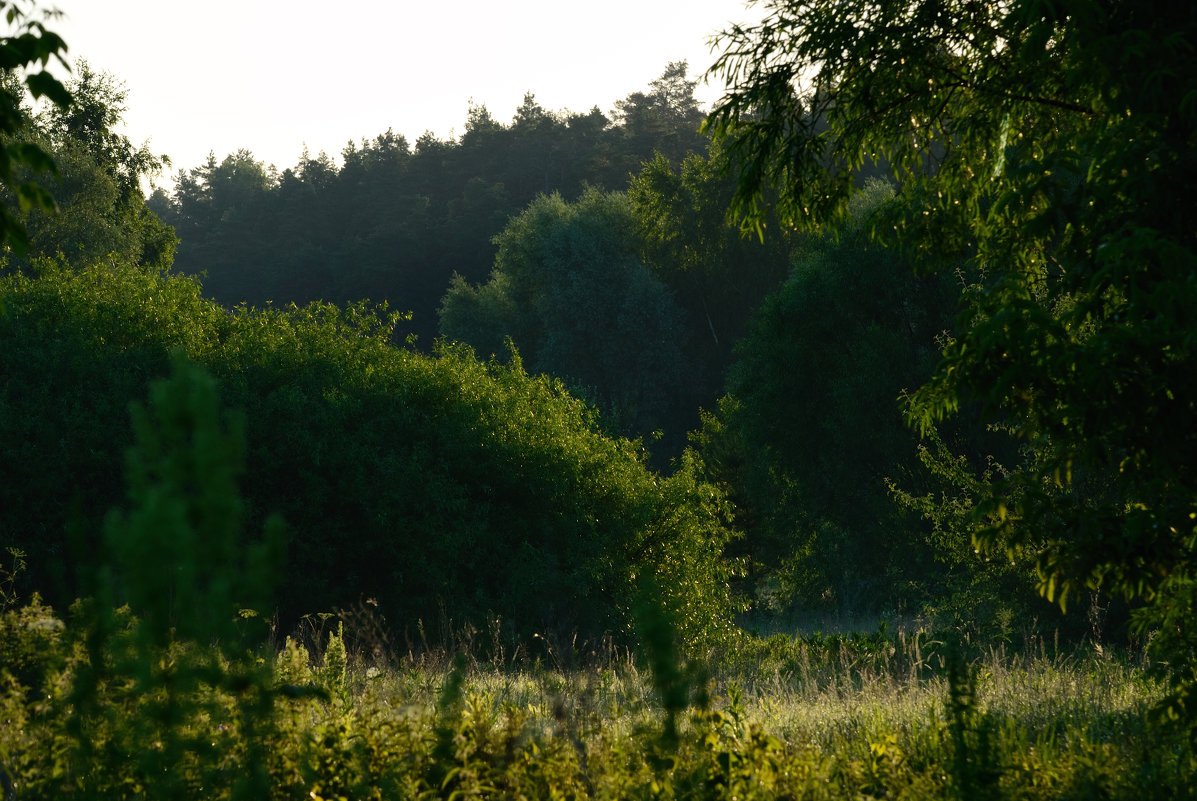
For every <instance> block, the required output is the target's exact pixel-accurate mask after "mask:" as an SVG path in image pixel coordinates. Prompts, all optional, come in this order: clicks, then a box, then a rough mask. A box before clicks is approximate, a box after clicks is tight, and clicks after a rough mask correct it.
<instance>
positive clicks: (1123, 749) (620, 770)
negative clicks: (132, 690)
mask: <svg viewBox="0 0 1197 801" xmlns="http://www.w3.org/2000/svg"><path fill="white" fill-rule="evenodd" d="M17 634H18V636H22V635H21V634H20V632H17ZM77 637H78V632H77V631H75V630H74V629H73V624H69V625H68V626H67V627H66V628H65V629H64V630H63V631H62V632H61V638H60V640H59V644H58V645H56V646H55V647H54V648H53V649H52V650H55V651H57V652H59V653H60V654H64V653H69V652H70V645H71V643H72V642H73V641H75V638H77ZM863 639H865V640H870V641H872V640H873V639H874V638H868V637H866V638H863ZM741 645H743V646H745V647H747V648H748V649H750V650H751V649H752V647H753V644H752V643H751V642H748V641H745V642H742V643H741ZM789 646H790V647H793V648H795V650H798V649H800V648H801V647H802V644H801V643H798V642H795V641H790V642H789ZM808 656H809V654H808ZM75 658H76V659H77V657H75ZM281 658H284V657H280V659H281ZM467 661H468V660H467V659H466V658H464V657H463V656H461V655H459V658H458V659H456V660H454V663H453V665H452V666H450V665H449V664H448V663H445V664H443V665H442V666H441V667H439V668H428V667H427V666H421V665H420V663H418V662H407V663H404V664H402V665H399V666H398V667H397V669H393V670H388V671H384V672H382V673H375V674H374V677H373V678H368V677H367V676H366V675H365V674H363V673H362V671H361V665H360V664H357V663H355V662H354V661H353V659H352V657H351V658H350V663H349V671H348V674H347V675H348V678H347V689H348V693H347V695H346V696H345V697H343V698H330V697H328V696H320V695H318V694H298V693H296V694H293V695H290V696H287V695H286V694H280V695H279V696H278V697H276V698H275V700H274V702H273V703H272V704H271V705H270V706H268V707H263V708H262V709H261V710H259V713H258V715H257V716H256V717H255V719H254V720H253V725H252V726H250V725H247V720H246V719H245V718H241V717H238V716H236V715H230V714H228V710H229V709H230V708H231V707H230V705H231V704H232V702H233V698H234V696H233V695H232V693H231V691H230V690H229V689H228V688H209V689H202V690H200V691H199V692H198V693H195V694H192V695H190V696H186V697H187V699H188V701H189V703H188V704H186V705H185V706H184V710H185V712H186V714H184V715H182V716H180V717H179V718H178V719H177V722H176V732H177V733H178V734H186V735H188V736H190V735H192V734H194V735H195V736H194V740H193V742H194V743H195V745H196V747H195V748H194V750H191V751H186V752H184V754H183V757H182V758H181V759H180V760H179V761H178V762H176V763H174V764H172V765H170V766H169V769H168V770H166V771H163V772H161V773H151V774H146V773H145V772H144V771H142V770H141V768H140V765H139V761H140V758H141V755H142V753H143V752H144V751H147V750H148V751H151V752H152V751H154V750H155V749H156V748H157V746H158V744H157V742H155V741H153V740H140V741H139V740H135V739H134V737H135V736H137V735H140V736H142V737H145V736H146V735H147V734H148V733H149V731H148V724H147V721H146V719H145V718H143V717H138V714H137V713H138V712H140V711H142V710H141V709H140V708H139V707H138V706H136V704H135V703H133V702H132V701H131V699H130V698H129V697H128V695H127V693H126V691H125V690H124V688H122V686H121V685H120V683H118V682H112V683H109V684H105V685H103V686H102V687H101V688H100V690H99V693H98V695H97V697H96V705H95V707H94V708H95V709H96V710H97V711H109V712H119V713H121V714H119V715H117V714H114V715H112V716H111V717H109V718H107V719H104V718H101V717H99V716H92V717H91V718H89V719H88V721H87V723H86V725H87V727H88V730H89V731H90V732H91V733H92V734H93V735H94V736H96V737H97V738H100V740H99V741H98V742H97V748H96V749H95V750H94V751H93V752H92V754H91V755H90V756H89V758H88V759H87V760H86V761H82V760H77V761H74V762H67V761H65V760H64V752H63V750H62V748H61V746H62V744H63V743H64V742H66V741H68V740H69V739H70V736H71V735H69V731H70V727H71V725H72V720H73V717H72V714H71V710H69V709H68V708H67V707H66V706H64V705H63V704H62V703H61V702H60V700H59V696H58V694H59V693H61V692H62V689H61V688H59V687H56V686H54V685H51V686H50V687H49V689H48V692H49V700H48V701H47V700H45V698H46V696H45V695H40V696H37V697H34V696H25V695H23V694H22V693H20V692H19V691H16V690H15V689H14V688H13V687H12V685H11V683H6V684H5V683H0V711H2V712H3V714H4V720H6V721H8V722H9V723H10V724H15V725H8V726H6V727H4V728H0V781H2V782H3V784H2V785H0V786H3V787H4V791H5V792H6V793H7V794H9V795H11V796H14V797H18V798H23V799H49V798H76V797H79V798H82V797H86V798H127V797H130V796H142V797H154V798H196V797H204V798H208V797H213V798H226V799H239V798H251V797H252V798H259V799H292V798H316V799H324V798H338V797H343V798H396V797H399V798H439V797H447V796H453V797H470V796H487V797H492V798H512V799H517V798H644V799H649V798H658V799H659V798H710V799H728V800H729V801H730V799H733V798H738V799H748V801H764V800H765V799H774V798H814V799H858V798H904V799H911V801H931V800H932V799H936V800H940V799H942V800H943V801H948V799H958V798H961V797H966V798H982V797H984V798H993V799H1029V800H1030V801H1048V800H1049V799H1060V798H1066V799H1074V798H1075V799H1084V798H1107V799H1127V800H1128V801H1129V799H1140V798H1181V799H1183V798H1191V797H1192V778H1193V772H1192V770H1193V769H1192V762H1191V759H1192V748H1191V746H1190V745H1189V744H1187V743H1186V742H1185V741H1184V740H1183V739H1178V738H1175V737H1170V736H1167V735H1164V734H1162V733H1160V732H1159V731H1156V730H1152V729H1151V728H1149V727H1147V726H1145V725H1144V712H1145V710H1146V709H1147V707H1148V706H1149V705H1150V704H1151V703H1152V701H1153V699H1154V698H1155V697H1156V696H1157V694H1158V692H1159V690H1160V688H1159V686H1158V685H1156V684H1153V683H1151V682H1149V681H1145V679H1144V677H1143V675H1142V674H1141V673H1140V672H1139V671H1138V670H1136V669H1135V668H1133V667H1131V666H1130V665H1128V664H1127V663H1125V662H1121V661H1118V660H1109V659H1097V658H1094V657H1092V656H1090V657H1088V658H1077V657H1073V658H1054V659H1049V658H1037V659H1015V660H1009V659H1004V658H1002V657H1000V656H998V655H996V654H990V655H989V656H987V657H986V658H983V659H979V660H975V661H973V662H971V663H968V664H965V663H961V664H960V666H959V668H958V669H953V670H949V671H947V672H948V673H949V674H951V675H950V676H948V677H947V678H941V677H939V676H937V675H935V673H934V671H927V672H925V673H924V674H923V675H922V676H917V675H915V674H910V673H908V672H907V667H906V665H907V661H906V660H892V661H891V663H890V665H889V667H886V666H885V664H884V663H882V662H870V663H869V664H867V665H865V664H862V663H861V662H860V661H858V660H854V659H853V658H851V657H849V658H845V659H844V661H843V662H842V663H840V664H836V665H828V664H824V663H822V662H820V657H817V656H811V657H810V658H809V659H808V661H807V663H806V665H805V667H803V666H802V664H801V663H799V664H798V665H797V666H796V667H794V668H792V669H789V670H786V671H785V672H770V671H768V670H765V671H757V670H750V671H744V672H734V673H729V674H724V675H722V676H721V677H719V678H717V679H716V680H715V681H714V682H713V683H712V684H711V685H710V687H711V689H712V693H713V697H712V698H711V699H710V700H709V702H704V703H700V704H698V705H694V706H689V705H683V708H681V709H680V710H679V711H678V714H677V731H676V734H677V737H676V740H674V741H673V742H672V743H668V744H665V743H663V742H662V739H661V737H660V733H661V725H662V723H663V721H664V719H665V710H663V709H662V708H661V705H660V702H659V701H658V700H657V699H656V698H655V697H654V694H653V692H654V691H653V686H652V682H651V681H650V679H649V677H647V676H645V675H644V674H642V673H641V672H640V670H639V669H638V666H637V664H636V663H635V662H633V661H631V660H622V659H621V660H618V661H617V662H614V663H601V662H600V663H596V664H594V665H591V666H589V667H587V668H585V669H583V670H581V671H579V672H577V673H570V674H548V673H546V672H544V671H543V670H541V671H537V672H534V673H523V672H518V671H510V672H497V671H495V670H493V669H492V668H489V667H487V668H484V669H481V670H479V669H474V670H471V669H470V668H469V667H468V665H467ZM939 664H940V669H944V670H946V666H945V664H944V663H939ZM76 669H78V663H77V662H76V663H75V664H68V665H67V666H66V669H65V670H64V672H62V673H61V674H59V675H60V677H61V678H62V679H64V680H65V681H66V682H68V683H69V681H70V680H71V678H72V671H73V670H76ZM174 689H176V690H177V688H174ZM183 697H184V696H183V695H181V694H180V698H183ZM222 705H223V710H224V711H222ZM101 723H103V725H101ZM201 737H202V743H203V747H200V744H201ZM168 743H169V740H167V741H163V742H162V745H163V746H166V745H167V744H168ZM139 746H140V747H139ZM255 769H256V770H259V771H260V772H261V777H262V779H263V781H262V783H261V784H260V785H258V786H257V787H256V788H251V787H250V786H249V785H248V784H246V783H243V782H242V781H241V780H242V777H244V776H245V775H247V774H249V773H252V772H253V771H254V770H255ZM70 777H80V779H79V780H78V781H75V782H74V783H72V782H71V781H70V780H69V779H70ZM171 782H173V784H171Z"/></svg>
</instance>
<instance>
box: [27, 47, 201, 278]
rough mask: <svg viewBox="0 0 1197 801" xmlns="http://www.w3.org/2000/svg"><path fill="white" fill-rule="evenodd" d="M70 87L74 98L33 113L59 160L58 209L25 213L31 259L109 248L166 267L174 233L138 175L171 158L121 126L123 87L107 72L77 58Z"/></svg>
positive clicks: (104, 253) (81, 260) (82, 255)
mask: <svg viewBox="0 0 1197 801" xmlns="http://www.w3.org/2000/svg"><path fill="white" fill-rule="evenodd" d="M68 88H69V90H70V92H71V96H72V102H71V105H70V106H68V107H65V108H60V107H52V108H50V109H48V110H47V111H45V112H43V113H42V114H41V115H39V117H38V118H37V120H36V132H37V136H38V139H39V141H41V142H43V143H44V145H45V147H46V148H47V150H48V151H49V152H50V153H51V154H52V155H53V157H54V159H55V162H56V163H57V165H58V179H57V181H56V183H55V185H54V187H53V188H54V193H55V196H56V197H57V199H58V209H57V212H56V213H54V214H47V213H45V212H38V211H35V212H32V213H30V214H29V215H28V217H27V221H26V224H27V227H28V230H29V248H28V254H27V256H28V259H35V258H36V257H39V256H47V257H55V256H60V255H61V256H64V257H66V258H67V260H68V261H71V262H73V263H77V264H89V263H92V262H94V261H96V260H99V259H102V258H106V257H108V256H110V255H111V256H115V257H117V258H120V259H122V260H127V261H132V262H135V263H138V264H141V265H143V266H145V267H147V268H150V269H159V270H166V269H169V268H170V266H171V262H172V260H173V258H174V252H175V246H176V244H177V243H178V239H177V237H176V236H175V234H174V232H173V231H172V230H171V229H170V228H169V227H168V226H167V225H166V224H165V223H163V222H162V221H161V220H159V219H158V218H157V217H156V216H155V215H154V214H153V213H152V212H150V210H149V209H148V208H147V207H146V203H145V200H144V198H143V196H142V181H143V180H146V179H152V178H153V177H154V176H155V175H157V174H158V173H159V172H160V171H161V169H162V168H163V167H164V166H166V165H167V164H169V161H168V160H167V159H166V157H164V156H156V155H154V154H153V153H152V152H150V150H149V146H148V144H143V145H142V146H140V147H136V146H134V145H133V143H131V142H130V141H129V139H128V137H126V136H125V135H124V134H122V133H119V128H120V126H121V124H122V120H123V117H124V114H125V110H126V107H125V102H126V91H125V89H124V87H123V86H122V85H121V84H120V83H119V82H118V81H117V80H116V79H115V78H113V77H112V76H111V75H108V74H100V73H96V72H94V71H93V70H92V69H91V68H90V67H89V66H88V65H87V63H86V62H85V61H82V60H80V61H79V62H77V64H76V66H75V75H74V77H73V78H72V79H71V80H70V81H69V82H68ZM12 266H21V267H28V266H29V262H28V261H26V260H22V261H17V262H14V263H13V265H12Z"/></svg>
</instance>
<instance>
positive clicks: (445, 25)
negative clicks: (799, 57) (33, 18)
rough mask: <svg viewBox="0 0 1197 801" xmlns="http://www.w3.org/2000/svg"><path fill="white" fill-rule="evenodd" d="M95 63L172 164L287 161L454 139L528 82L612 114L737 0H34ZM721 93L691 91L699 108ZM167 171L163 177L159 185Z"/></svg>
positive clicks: (138, 134)
mask: <svg viewBox="0 0 1197 801" xmlns="http://www.w3.org/2000/svg"><path fill="white" fill-rule="evenodd" d="M39 7H42V8H47V7H57V8H58V9H59V10H61V11H62V12H63V14H64V15H65V16H64V17H63V18H62V19H59V20H57V21H55V22H54V23H52V24H51V25H50V26H49V27H50V29H51V30H54V31H56V32H58V33H59V34H60V35H61V36H62V37H63V38H64V39H65V40H66V43H67V46H68V47H69V49H70V52H69V58H70V59H72V60H73V59H76V58H83V59H85V60H86V61H87V63H88V65H89V66H90V67H91V68H92V70H93V71H97V72H107V73H110V74H111V75H112V76H114V77H115V78H116V79H117V80H118V81H120V82H122V83H123V84H124V87H125V89H126V90H127V92H128V98H127V105H128V110H127V112H126V115H125V120H126V128H125V133H126V135H128V136H129V138H130V139H132V140H133V142H134V143H135V144H138V145H140V144H142V143H143V142H146V141H147V140H148V141H149V144H150V147H151V149H152V150H153V151H154V152H155V153H158V154H165V155H167V156H169V157H170V159H171V161H172V168H171V173H172V174H173V173H174V172H175V171H177V170H179V169H191V168H193V167H197V166H199V165H200V164H202V163H203V162H204V161H205V160H206V158H207V155H208V153H209V151H212V152H214V153H215V154H216V157H217V159H223V158H224V156H226V155H228V154H229V153H232V152H235V151H237V150H238V149H242V148H244V149H247V150H249V151H251V152H252V153H253V154H254V156H255V157H257V158H258V159H259V160H260V161H263V162H265V163H266V164H273V165H275V166H276V167H278V168H279V169H280V170H281V169H286V168H287V167H293V166H294V165H295V164H296V163H297V162H298V161H299V158H300V154H301V153H302V151H303V149H304V147H305V145H306V147H307V148H308V150H309V151H310V153H311V154H312V155H316V154H317V153H319V152H321V151H324V152H326V153H328V154H329V155H330V156H333V157H339V155H340V153H341V150H342V149H343V148H344V147H345V145H346V143H347V142H349V141H350V140H352V141H354V142H360V141H361V140H362V139H363V138H367V139H373V138H374V137H375V136H377V135H378V134H380V133H383V132H385V131H386V130H387V129H393V130H394V131H395V132H396V133H398V134H403V135H404V136H406V137H407V139H408V141H409V142H410V143H412V144H414V143H415V141H416V139H417V138H418V137H419V136H420V135H421V134H422V133H424V132H425V131H431V132H432V133H433V134H435V135H436V136H437V137H438V138H440V139H448V138H450V137H451V136H455V135H459V134H460V133H461V132H462V131H463V130H464V126H465V120H466V113H467V111H468V109H469V106H470V103H471V102H473V103H475V104H477V105H484V106H486V108H487V109H488V110H489V111H490V113H491V115H492V116H493V117H494V118H495V119H497V120H499V121H500V122H503V123H508V122H510V121H511V118H512V117H513V116H514V114H515V110H516V108H518V107H519V105H520V104H521V102H522V101H523V97H524V94H525V93H526V92H532V93H534V94H535V96H536V100H537V102H538V103H540V105H541V106H543V107H544V108H546V109H549V110H551V111H563V110H569V111H576V112H587V111H589V110H590V109H591V108H593V107H595V106H597V107H598V108H599V109H600V110H601V111H603V112H604V113H607V114H610V111H611V109H612V108H614V105H615V101H616V100H620V99H622V98H624V97H626V96H627V95H629V94H631V93H632V92H636V91H644V90H646V89H647V88H648V85H649V83H650V82H651V81H652V80H654V79H655V78H657V77H658V76H659V75H660V74H661V73H662V72H663V71H664V70H665V67H666V66H667V65H668V64H669V63H670V62H673V61H681V60H683V59H684V60H686V61H688V62H689V65H690V75H691V77H698V76H700V75H701V74H702V73H703V72H705V71H706V69H707V67H709V66H710V65H711V63H712V62H713V61H714V58H715V56H714V54H713V51H712V50H711V48H710V43H709V38H710V37H711V35H712V34H715V33H717V32H718V31H719V30H722V29H724V28H726V27H727V25H728V23H729V22H731V21H736V22H741V21H745V20H750V19H752V18H753V15H754V14H755V15H756V17H757V18H759V17H760V12H758V11H757V10H756V9H751V8H746V7H745V0H603V2H596V1H595V0H589V1H588V2H575V0H507V2H500V1H499V0H493V1H492V2H485V1H483V0H457V1H456V2H432V1H431V0H424V1H423V2H411V0H337V1H335V2H334V1H331V0H325V1H324V2H312V0H204V2H195V0H43V2H41V3H39ZM721 90H722V87H720V86H710V85H708V86H701V85H700V87H699V89H698V93H697V94H698V97H699V99H700V100H701V101H702V102H703V103H704V104H706V105H709V104H710V103H711V102H712V101H713V100H715V99H716V98H717V97H718V96H719V94H720V92H721ZM168 178H169V176H164V179H168Z"/></svg>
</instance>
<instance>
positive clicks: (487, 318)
mask: <svg viewBox="0 0 1197 801" xmlns="http://www.w3.org/2000/svg"><path fill="white" fill-rule="evenodd" d="M495 242H496V244H497V245H498V255H497V256H496V258H495V268H494V270H493V271H492V273H491V277H490V280H489V281H488V282H487V283H485V284H483V285H481V286H479V287H473V286H471V285H469V284H468V283H466V282H465V281H464V280H460V279H459V280H457V281H455V282H454V284H453V285H452V286H451V287H450V289H449V292H448V293H447V294H446V295H445V298H444V300H443V301H442V304H441V317H440V319H441V331H442V333H444V334H445V335H446V336H447V337H449V338H451V339H456V340H459V341H462V342H467V343H470V344H471V345H473V346H474V347H476V348H478V349H479V350H480V352H481V353H482V354H483V355H489V354H499V355H502V354H506V353H507V347H506V345H505V341H506V340H508V339H509V340H511V341H512V342H514V344H515V346H516V348H517V349H518V351H519V353H520V354H521V356H522V357H523V359H524V360H525V361H526V363H527V364H528V365H529V366H530V368H531V369H532V370H533V371H535V372H543V373H547V374H549V375H554V376H557V377H559V378H562V379H564V380H565V381H566V383H568V384H569V385H570V386H571V387H573V388H574V389H575V390H576V391H578V392H581V393H583V394H585V395H588V396H589V397H591V398H592V399H593V400H594V401H595V402H596V403H597V405H598V406H600V407H601V408H602V409H603V410H604V411H605V412H606V413H607V414H608V415H609V416H611V417H612V418H613V419H614V420H615V421H617V422H616V423H615V426H616V428H618V429H619V430H621V432H622V433H633V434H636V435H645V434H650V433H652V432H653V431H654V430H656V429H663V428H666V427H667V424H668V423H669V422H672V420H674V419H676V417H675V416H674V415H673V414H672V412H673V411H674V408H673V406H672V403H673V402H674V400H675V398H676V397H677V395H676V393H677V392H678V391H679V390H680V389H681V388H682V387H683V386H684V385H685V379H686V377H687V375H688V374H689V370H688V369H687V360H686V358H685V356H684V350H683V349H684V340H685V337H684V333H683V332H684V328H683V326H682V317H681V312H680V309H679V308H678V306H677V304H676V303H675V301H674V299H673V295H672V293H671V292H670V290H669V289H668V288H667V287H666V286H665V285H664V284H662V282H661V281H660V280H659V279H657V278H656V277H655V276H654V275H653V274H652V273H651V272H650V271H649V269H648V268H647V267H646V266H645V265H644V263H643V261H642V260H641V258H640V243H639V238H638V232H637V226H636V220H635V217H634V215H633V213H632V208H631V205H630V204H629V203H628V200H627V197H626V196H624V195H622V194H618V193H604V192H600V191H598V190H594V189H591V190H588V191H587V192H585V193H584V194H583V195H582V197H581V198H579V199H578V200H577V201H575V202H573V203H569V202H567V201H565V200H564V199H563V198H562V197H561V196H560V195H549V196H545V195H542V196H541V197H539V198H537V199H536V200H535V201H533V202H532V204H531V205H529V206H528V208H527V209H525V210H524V211H523V212H522V213H521V214H520V215H519V216H517V217H515V218H513V219H512V220H511V222H510V223H509V224H508V226H507V228H505V229H504V230H503V232H502V233H501V234H499V236H497V237H496V238H495ZM670 427H671V426H670ZM671 428H672V427H671ZM673 433H674V434H675V435H680V434H681V432H680V431H674V432H673Z"/></svg>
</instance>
